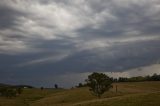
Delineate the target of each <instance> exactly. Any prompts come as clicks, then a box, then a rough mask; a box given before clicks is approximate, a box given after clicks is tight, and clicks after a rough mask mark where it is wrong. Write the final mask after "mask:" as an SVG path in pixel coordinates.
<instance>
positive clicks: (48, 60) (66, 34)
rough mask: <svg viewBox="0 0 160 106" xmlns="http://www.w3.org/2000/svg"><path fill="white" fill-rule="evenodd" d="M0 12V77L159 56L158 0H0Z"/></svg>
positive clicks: (142, 62)
mask: <svg viewBox="0 0 160 106" xmlns="http://www.w3.org/2000/svg"><path fill="white" fill-rule="evenodd" d="M0 13H1V14H0V64H1V66H0V72H1V73H2V74H1V75H0V77H4V78H5V77H6V78H8V79H16V80H17V79H19V80H22V81H23V80H24V82H25V78H26V79H27V77H31V76H32V77H31V78H33V79H34V80H36V79H35V78H34V77H35V76H37V79H40V78H46V77H47V76H48V75H53V76H58V75H64V74H66V73H85V72H92V71H105V72H110V71H113V72H119V71H124V70H128V69H132V68H137V67H141V66H146V65H151V64H155V63H157V61H159V60H160V54H159V52H160V30H159V29H160V1H159V0H149V1H148V0H98V1H97V0H67V1H66V0H34V1H33V0H1V1H0ZM22 76H23V77H22ZM0 81H2V82H3V81H4V79H3V78H1V79H0ZM9 81H10V80H9ZM9 81H8V82H9Z"/></svg>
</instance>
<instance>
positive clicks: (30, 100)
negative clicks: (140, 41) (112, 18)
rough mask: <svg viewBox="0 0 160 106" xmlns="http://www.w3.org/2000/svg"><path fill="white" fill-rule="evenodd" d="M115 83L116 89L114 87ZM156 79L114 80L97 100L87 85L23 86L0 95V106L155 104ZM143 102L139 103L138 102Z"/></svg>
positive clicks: (159, 88) (158, 92) (158, 91)
mask: <svg viewBox="0 0 160 106" xmlns="http://www.w3.org/2000/svg"><path fill="white" fill-rule="evenodd" d="M115 86H118V92H116V90H115ZM159 100H160V82H159V81H157V82H132V83H129V82H124V83H114V84H113V88H112V89H111V90H110V91H108V92H106V93H105V94H104V95H103V96H102V98H101V99H98V98H97V97H95V96H93V95H92V94H91V93H90V92H89V90H88V88H87V87H82V88H73V89H68V90H66V89H44V90H40V89H35V88H33V89H24V92H23V93H22V95H20V96H17V97H15V98H12V99H6V98H2V97H0V106H158V105H159V104H160V101H159ZM142 104H143V105H142Z"/></svg>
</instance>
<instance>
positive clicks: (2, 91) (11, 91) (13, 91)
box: [0, 87, 23, 98]
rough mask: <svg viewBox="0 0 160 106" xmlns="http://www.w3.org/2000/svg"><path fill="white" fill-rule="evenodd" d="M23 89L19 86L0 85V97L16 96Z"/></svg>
mask: <svg viewBox="0 0 160 106" xmlns="http://www.w3.org/2000/svg"><path fill="white" fill-rule="evenodd" d="M22 91H23V89H22V88H21V87H0V96H2V97H7V98H11V97H16V96H17V95H20V94H21V93H22Z"/></svg>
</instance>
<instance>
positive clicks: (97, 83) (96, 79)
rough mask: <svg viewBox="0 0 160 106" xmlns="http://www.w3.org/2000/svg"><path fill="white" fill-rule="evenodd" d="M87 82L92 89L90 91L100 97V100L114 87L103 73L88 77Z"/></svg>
mask: <svg viewBox="0 0 160 106" xmlns="http://www.w3.org/2000/svg"><path fill="white" fill-rule="evenodd" d="M86 82H87V85H88V86H89V87H90V91H92V92H93V94H94V95H96V96H98V97H99V98H100V97H101V95H102V94H103V93H104V92H105V91H107V90H109V89H110V88H111V87H112V85H111V84H112V81H111V79H110V78H109V77H108V76H107V75H105V74H103V73H97V72H94V73H92V74H91V75H89V76H88V79H86Z"/></svg>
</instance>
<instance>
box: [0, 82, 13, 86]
mask: <svg viewBox="0 0 160 106" xmlns="http://www.w3.org/2000/svg"><path fill="white" fill-rule="evenodd" d="M9 86H11V85H8V84H3V83H0V87H9Z"/></svg>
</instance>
